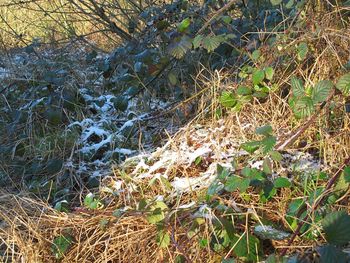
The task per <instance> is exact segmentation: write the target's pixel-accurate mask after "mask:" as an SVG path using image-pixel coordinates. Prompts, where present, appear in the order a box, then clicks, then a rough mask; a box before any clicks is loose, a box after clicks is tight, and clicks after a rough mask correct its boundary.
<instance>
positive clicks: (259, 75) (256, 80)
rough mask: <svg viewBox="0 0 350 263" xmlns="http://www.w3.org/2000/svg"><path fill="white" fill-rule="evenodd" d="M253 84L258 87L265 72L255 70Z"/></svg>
mask: <svg viewBox="0 0 350 263" xmlns="http://www.w3.org/2000/svg"><path fill="white" fill-rule="evenodd" d="M252 78H253V84H254V85H258V84H260V83H261V82H262V81H263V80H264V79H265V72H264V71H263V70H256V71H255V72H254V73H253V76H252Z"/></svg>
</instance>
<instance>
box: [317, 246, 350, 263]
mask: <svg viewBox="0 0 350 263" xmlns="http://www.w3.org/2000/svg"><path fill="white" fill-rule="evenodd" d="M319 253H320V256H321V257H320V262H321V263H347V262H349V261H348V260H349V256H348V254H346V253H344V252H343V251H342V250H341V249H339V248H336V247H335V246H333V245H326V246H323V247H321V248H320V249H319Z"/></svg>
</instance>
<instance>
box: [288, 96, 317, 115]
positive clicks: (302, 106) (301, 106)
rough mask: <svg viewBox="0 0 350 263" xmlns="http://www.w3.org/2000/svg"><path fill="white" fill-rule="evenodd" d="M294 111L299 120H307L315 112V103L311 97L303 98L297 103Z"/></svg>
mask: <svg viewBox="0 0 350 263" xmlns="http://www.w3.org/2000/svg"><path fill="white" fill-rule="evenodd" d="M293 110H294V113H295V115H296V116H297V117H298V118H305V117H308V116H310V115H311V114H312V113H313V112H314V110H315V108H314V103H313V101H312V99H311V98H310V97H302V98H299V99H298V100H297V101H296V102H295V104H294V108H293Z"/></svg>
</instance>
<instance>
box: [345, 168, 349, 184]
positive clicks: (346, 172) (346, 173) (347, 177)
mask: <svg viewBox="0 0 350 263" xmlns="http://www.w3.org/2000/svg"><path fill="white" fill-rule="evenodd" d="M344 180H345V182H347V183H350V166H346V167H345V168H344Z"/></svg>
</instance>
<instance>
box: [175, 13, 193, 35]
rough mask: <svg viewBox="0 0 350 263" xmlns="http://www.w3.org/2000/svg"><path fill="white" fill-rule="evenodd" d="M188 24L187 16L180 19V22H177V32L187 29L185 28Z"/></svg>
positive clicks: (189, 20)
mask: <svg viewBox="0 0 350 263" xmlns="http://www.w3.org/2000/svg"><path fill="white" fill-rule="evenodd" d="M190 24H191V19H190V18H188V17H187V18H185V19H184V20H182V21H181V23H179V24H178V25H177V30H178V31H179V32H181V33H183V32H185V31H186V30H187V28H188V27H189V26H190Z"/></svg>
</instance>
